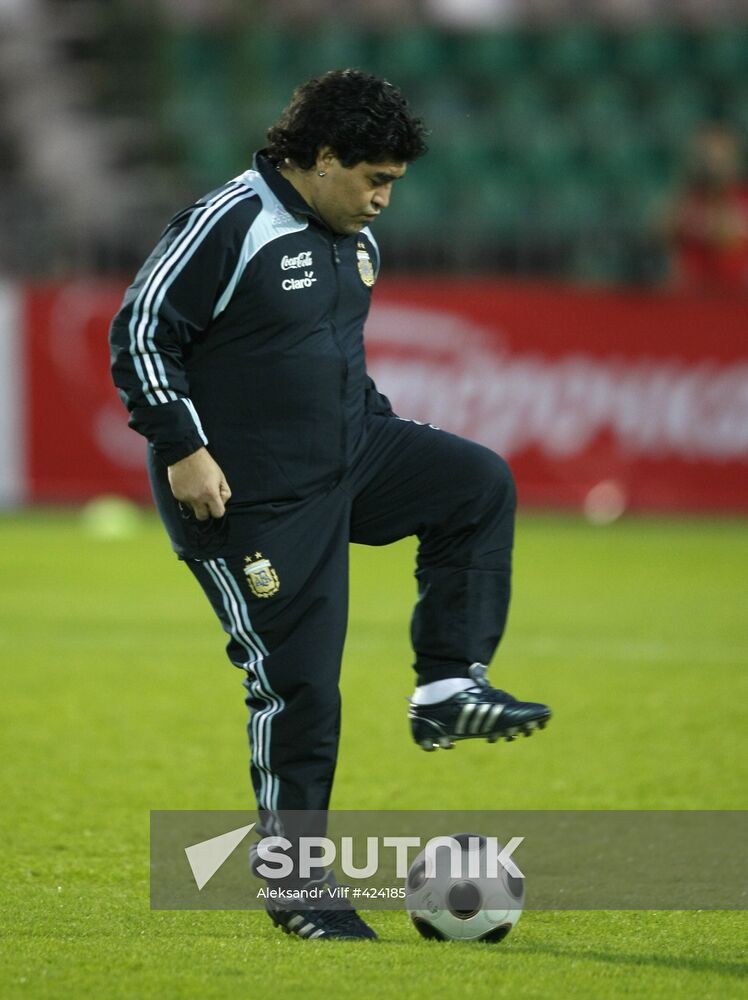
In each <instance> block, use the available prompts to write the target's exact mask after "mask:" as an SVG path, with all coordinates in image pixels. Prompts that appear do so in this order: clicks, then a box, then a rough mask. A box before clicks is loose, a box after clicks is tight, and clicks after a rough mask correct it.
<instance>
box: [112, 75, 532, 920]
mask: <svg viewBox="0 0 748 1000" xmlns="http://www.w3.org/2000/svg"><path fill="white" fill-rule="evenodd" d="M424 135H425V130H424V127H423V123H422V122H421V120H420V119H418V118H415V117H414V116H413V115H412V114H411V112H410V110H409V108H408V105H407V103H406V102H405V100H404V99H403V98H402V96H401V95H400V93H399V91H397V90H396V89H395V88H394V87H393V86H392V85H391V84H389V83H387V82H386V81H384V80H381V79H379V78H377V77H373V76H369V75H368V74H364V73H360V72H357V71H355V70H339V71H333V72H330V73H327V74H325V75H324V76H322V77H319V78H315V79H312V80H310V81H308V82H307V83H306V84H303V85H302V86H300V87H298V88H297V89H296V91H295V92H294V95H293V99H292V101H291V104H290V105H289V106H288V108H286V110H285V111H284V112H283V114H282V116H281V118H280V120H279V121H278V123H277V124H276V125H275V126H273V127H272V128H271V129H270V130H269V131H268V146H267V148H266V149H264V150H261V151H260V152H258V153H257V154H256V156H255V159H254V163H253V166H252V168H251V169H250V170H247V171H246V172H245V173H243V174H240V175H239V176H238V177H235V178H234V179H233V180H231V181H229V182H228V183H227V184H225V185H223V187H220V188H218V189H216V190H215V191H213V192H211V193H210V194H208V195H206V196H205V197H204V198H202V199H200V200H199V201H198V202H197V203H196V204H194V205H192V206H191V207H189V208H187V209H185V210H184V211H182V212H180V213H178V214H177V215H176V216H175V217H174V219H173V220H172V221H171V223H170V224H169V225H168V227H167V229H166V230H165V232H164V234H163V237H162V239H161V241H160V243H159V244H158V246H157V248H156V249H155V250H154V252H153V253H152V254H151V256H150V257H149V258H148V260H147V261H146V262H145V264H144V265H143V267H142V268H141V270H140V272H139V273H138V275H137V277H136V278H135V281H134V282H133V284H132V285H131V287H130V288H129V289H128V291H127V292H126V294H125V300H124V303H123V305H122V308H121V310H120V311H119V313H118V314H117V316H116V317H115V319H114V321H113V323H112V328H111V344H112V363H113V372H114V380H115V383H116V385H117V386H118V387H119V389H120V393H121V396H122V398H123V400H124V402H125V404H126V405H127V407H128V409H129V410H130V413H131V418H130V425H131V426H132V427H133V428H134V429H135V430H137V431H139V432H140V433H141V434H143V435H144V436H145V437H146V438H147V439H148V441H149V448H148V462H149V472H150V476H151V484H152V487H153V492H154V496H155V499H156V504H157V506H158V509H159V513H160V514H161V517H162V519H163V521H164V523H165V525H166V528H167V531H168V533H169V535H170V537H171V541H172V545H173V547H174V549H175V551H176V553H177V554H178V556H179V557H180V558H181V559H182V560H184V562H185V563H186V564H187V566H188V567H189V568H190V569H191V570H192V572H193V574H194V575H195V577H196V578H197V580H198V582H199V583H200V585H201V586H202V588H203V590H204V591H205V594H206V596H207V598H208V600H209V601H210V603H211V605H212V607H213V609H214V611H215V612H216V615H217V616H218V618H219V620H220V622H221V624H222V626H223V628H224V630H225V631H226V632H227V633H228V635H229V643H228V646H227V651H228V655H229V658H230V660H231V662H232V663H234V664H235V665H236V666H237V667H239V668H241V669H242V670H243V671H245V673H246V680H245V687H246V689H247V692H248V694H247V697H246V703H247V705H248V707H249V709H250V712H251V717H250V723H249V736H250V745H251V751H252V754H251V768H250V770H251V776H252V781H253V784H254V789H255V795H256V798H257V806H258V809H259V811H260V816H261V821H262V830H263V832H264V833H270V834H278V833H281V832H283V833H285V834H286V835H287V836H288V835H289V832H290V831H289V828H288V823H289V822H296V821H289V820H288V819H287V815H288V814H287V811H288V810H298V811H308V812H312V813H313V814H314V816H316V817H317V819H316V820H314V822H320V820H319V817H320V815H322V816H324V813H325V811H326V810H327V808H328V803H329V799H330V793H331V789H332V782H333V776H334V772H335V765H336V762H337V753H338V739H339V733H340V694H339V690H338V681H339V675H340V665H341V657H342V653H343V643H344V639H345V631H346V624H347V612H348V548H349V543H350V542H359V543H363V544H367V545H385V544H389V543H390V542H394V541H397V540H398V539H401V538H405V537H408V536H412V535H415V536H417V537H418V540H419V549H418V556H417V570H416V576H417V579H418V591H419V598H418V601H417V604H416V608H415V611H414V613H413V618H412V627H411V637H412V641H413V647H414V650H415V663H414V668H415V672H416V689H415V692H414V694H413V697H412V698H411V706H410V711H409V717H410V723H411V731H412V735H413V738H414V740H415V742H416V743H417V744H418V745H419V746H421V747H423V749H425V750H434V749H436V748H438V747H442V748H445V749H446V748H450V747H451V746H452V745H453V743H454V741H458V740H464V739H485V740H488V741H489V742H492V743H493V742H496V740H498V739H499V738H504V739H507V740H511V739H514V737H515V735H517V734H518V733H524V734H525V735H528V736H529V735H530V733H531V732H532V731H533V730H534V729H536V728H542V727H543V726H545V723H546V721H547V719H548V718H549V717H550V710H549V709H548V707H547V706H546V705H543V704H539V703H535V702H523V701H518V700H517V699H515V698H513V697H512V696H511V695H509V694H507V693H506V692H504V691H500V690H497V689H496V688H493V687H492V686H491V685H490V684H489V683H488V681H487V680H486V678H485V673H486V666H485V665H486V664H488V663H489V662H490V660H491V658H492V656H493V653H494V651H495V649H496V647H497V645H498V643H499V641H500V639H501V636H502V634H503V631H504V627H505V622H506V617H507V612H508V608H509V597H510V589H511V588H510V581H511V568H512V547H513V539H514V512H515V490H514V482H513V479H512V475H511V472H510V470H509V468H508V466H507V464H506V462H504V460H503V459H501V458H500V457H499V456H498V455H496V454H494V453H493V452H492V451H490V450H489V449H488V448H485V447H483V446H482V445H479V444H476V443H474V442H472V441H467V440H465V439H464V438H460V437H457V436H456V435H453V434H449V433H447V432H445V431H441V430H439V429H437V428H435V427H431V426H429V425H426V424H421V423H418V422H417V421H413V420H408V419H405V418H402V417H399V416H396V415H395V414H394V413H393V412H392V408H391V407H390V404H389V402H388V400H387V399H386V397H384V396H382V395H381V394H380V393H379V392H378V391H377V388H376V386H375V385H374V383H373V381H372V380H371V378H370V377H369V376H368V375H367V373H366V361H365V354H364V338H363V328H364V323H365V320H366V317H367V314H368V310H369V301H370V298H371V293H372V288H373V286H374V284H375V282H376V279H377V276H378V273H379V265H380V261H379V249H378V247H377V243H376V241H375V239H374V236H373V233H372V232H371V229H370V224H371V223H372V222H374V220H375V219H376V218H377V216H378V215H379V214H380V213H381V212H382V211H383V210H385V209H386V208H387V206H388V204H389V201H390V196H391V193H392V189H393V186H394V184H395V183H396V182H398V181H399V180H400V179H401V178H402V177H403V176H404V175H405V173H406V170H407V166H408V164H409V163H410V162H412V161H413V160H415V159H417V158H418V157H419V156H421V155H422V154H423V153H424V152H425V150H426V147H425V144H424ZM434 210H435V211H436V210H437V206H434ZM280 811H286V812H285V813H284V816H283V817H281V816H280V815H279V812H280ZM309 822H312V820H309ZM305 829H306V828H305ZM314 832H315V833H319V832H320V831H319V830H318V829H317V830H314ZM297 836H298V833H296V832H294V834H293V835H291V836H290V837H289V839H290V842H291V843H293V842H295V841H296V838H297ZM255 860H256V859H255ZM253 867H254V869H255V871H256V872H257V873H258V874H260V875H262V876H264V877H266V872H264V871H263V870H262V869H261V868H259V867H258V866H256V865H253ZM328 875H329V876H330V877H331V876H332V873H328ZM326 877H327V876H326ZM307 886H308V883H302V884H300V885H297V886H296V888H297V889H302V890H304V891H307V888H306V887H307ZM312 898H313V897H312ZM268 911H269V913H270V916H271V917H272V919H273V921H274V922H275V923H276V924H277V925H279V926H280V927H282V928H283V929H284V930H286V931H287V932H289V933H292V934H297V935H298V936H300V937H304V938H312V937H313V938H318V937H327V938H347V939H351V938H373V937H375V934H374V932H373V931H372V930H371V928H369V927H368V926H367V925H366V924H365V923H364V921H362V920H361V918H360V917H359V916H358V915H357V914H356V913H355V911H354V910H353V909H352V907H350V906H348V911H346V910H342V911H325V910H320V911H312V910H310V909H307V908H305V907H303V905H302V906H300V905H299V903H298V901H297V902H296V905H295V906H291V907H284V906H283V905H280V904H278V905H275V904H274V905H272V906H271V905H268Z"/></svg>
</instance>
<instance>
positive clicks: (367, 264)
mask: <svg viewBox="0 0 748 1000" xmlns="http://www.w3.org/2000/svg"><path fill="white" fill-rule="evenodd" d="M356 258H357V260H358V274H359V277H360V278H361V280H362V281H363V283H364V284H365V285H366V287H367V288H371V286H372V285H373V284H374V282H375V281H376V280H377V276H376V274H375V273H374V264H373V262H372V259H371V256H370V255H369V251H368V249H367V247H366V244H365V243H364V242H363V241H362V240H359V241H358V243H357V245H356Z"/></svg>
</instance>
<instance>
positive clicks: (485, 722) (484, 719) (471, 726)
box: [454, 701, 504, 736]
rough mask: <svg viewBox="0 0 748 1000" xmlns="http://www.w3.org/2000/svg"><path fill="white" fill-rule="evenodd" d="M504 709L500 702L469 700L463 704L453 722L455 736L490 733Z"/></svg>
mask: <svg viewBox="0 0 748 1000" xmlns="http://www.w3.org/2000/svg"><path fill="white" fill-rule="evenodd" d="M503 711H504V706H503V705H501V704H497V705H491V704H489V703H484V704H482V705H481V704H479V703H478V702H475V701H473V702H469V703H468V704H467V705H465V706H464V707H463V708H462V710H461V711H460V714H459V715H458V716H457V721H456V722H455V730H454V732H455V736H468V735H469V736H475V735H477V734H479V733H490V732H491V730H492V729H493V727H494V724H495V723H496V720H497V719H498V717H499V716H500V715H501V713H502V712H503Z"/></svg>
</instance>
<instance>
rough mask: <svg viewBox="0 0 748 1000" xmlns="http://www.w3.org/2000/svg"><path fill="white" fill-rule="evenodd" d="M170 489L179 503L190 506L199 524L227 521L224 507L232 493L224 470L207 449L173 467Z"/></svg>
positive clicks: (170, 476) (194, 453)
mask: <svg viewBox="0 0 748 1000" xmlns="http://www.w3.org/2000/svg"><path fill="white" fill-rule="evenodd" d="M169 485H170V486H171V492H172V493H173V494H174V496H175V497H176V498H177V500H179V501H180V502H181V503H186V504H189V506H190V507H191V508H192V509H193V511H194V512H195V517H196V518H197V519H198V521H207V520H208V518H209V517H223V515H224V514H225V513H226V508H225V506H224V505H225V503H226V502H227V501H228V499H229V497H230V496H231V490H230V489H229V484H228V483H227V482H226V477H225V476H224V474H223V472H221V467H220V466H219V465H218V463H217V462H216V461H215V460H214V459H213V457H212V456H211V454H210V452H209V451H208V449H207V448H200V450H199V451H195V452H193V453H192V454H191V455H188V456H187V458H182V459H180V461H179V462H175V463H174V464H173V465H170V466H169Z"/></svg>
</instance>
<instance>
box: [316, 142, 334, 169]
mask: <svg viewBox="0 0 748 1000" xmlns="http://www.w3.org/2000/svg"><path fill="white" fill-rule="evenodd" d="M337 160H338V158H337V156H336V155H335V153H334V152H333V150H332V149H331V148H330V147H329V146H322V147H321V149H320V150H319V152H318V153H317V169H318V170H329V168H330V167H331V166H332V165H333V164H334V163H336V162H337Z"/></svg>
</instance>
